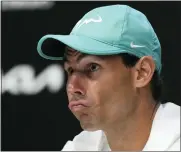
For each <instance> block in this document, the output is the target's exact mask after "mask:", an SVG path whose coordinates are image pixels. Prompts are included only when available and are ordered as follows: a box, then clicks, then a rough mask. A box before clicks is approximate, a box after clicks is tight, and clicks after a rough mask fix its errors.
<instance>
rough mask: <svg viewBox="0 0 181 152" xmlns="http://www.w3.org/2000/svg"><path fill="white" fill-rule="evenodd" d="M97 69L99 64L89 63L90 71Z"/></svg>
mask: <svg viewBox="0 0 181 152" xmlns="http://www.w3.org/2000/svg"><path fill="white" fill-rule="evenodd" d="M98 69H99V65H98V64H95V63H92V64H90V66H89V71H91V72H95V71H97V70H98Z"/></svg>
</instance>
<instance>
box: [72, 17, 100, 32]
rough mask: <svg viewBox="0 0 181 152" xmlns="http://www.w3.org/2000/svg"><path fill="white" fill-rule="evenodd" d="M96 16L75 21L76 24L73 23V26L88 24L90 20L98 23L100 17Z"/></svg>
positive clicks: (78, 26)
mask: <svg viewBox="0 0 181 152" xmlns="http://www.w3.org/2000/svg"><path fill="white" fill-rule="evenodd" d="M97 17H98V18H89V19H85V20H84V21H82V20H80V21H78V22H77V24H76V25H75V27H76V28H77V29H78V28H80V27H81V26H82V25H84V24H89V23H90V22H94V23H100V22H102V18H101V17H100V16H99V15H97Z"/></svg>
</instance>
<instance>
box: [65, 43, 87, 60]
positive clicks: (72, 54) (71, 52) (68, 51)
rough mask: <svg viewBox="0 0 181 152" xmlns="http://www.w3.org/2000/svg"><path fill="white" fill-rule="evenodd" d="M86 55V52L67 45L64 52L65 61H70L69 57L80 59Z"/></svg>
mask: <svg viewBox="0 0 181 152" xmlns="http://www.w3.org/2000/svg"><path fill="white" fill-rule="evenodd" d="M84 56H86V54H84V53H81V52H79V51H77V50H75V49H73V48H70V47H68V46H66V48H65V54H64V62H69V59H70V58H72V57H73V58H74V59H76V60H79V58H83V57H84Z"/></svg>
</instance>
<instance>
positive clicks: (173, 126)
mask: <svg viewBox="0 0 181 152" xmlns="http://www.w3.org/2000/svg"><path fill="white" fill-rule="evenodd" d="M179 141H180V106H178V105H176V104H174V103H171V102H167V103H164V104H161V105H160V107H159V108H158V111H157V113H156V115H155V118H154V121H153V125H152V129H151V133H150V137H149V140H148V142H147V144H146V146H145V148H144V151H168V150H170V149H172V150H179V149H180V148H179V146H180V143H179Z"/></svg>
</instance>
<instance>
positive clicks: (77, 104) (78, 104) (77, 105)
mask: <svg viewBox="0 0 181 152" xmlns="http://www.w3.org/2000/svg"><path fill="white" fill-rule="evenodd" d="M84 102H85V101H81V100H79V101H71V102H70V103H69V105H68V107H69V109H70V110H71V111H79V110H82V109H84V108H86V107H88V106H87V105H85V103H84Z"/></svg>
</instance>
